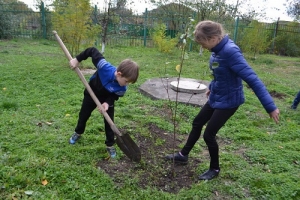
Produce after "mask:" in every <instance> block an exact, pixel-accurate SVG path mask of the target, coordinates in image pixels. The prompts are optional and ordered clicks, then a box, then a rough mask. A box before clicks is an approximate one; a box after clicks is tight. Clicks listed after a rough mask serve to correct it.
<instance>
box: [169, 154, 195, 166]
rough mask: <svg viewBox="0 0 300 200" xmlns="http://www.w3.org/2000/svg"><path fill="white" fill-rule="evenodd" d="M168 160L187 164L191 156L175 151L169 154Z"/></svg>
mask: <svg viewBox="0 0 300 200" xmlns="http://www.w3.org/2000/svg"><path fill="white" fill-rule="evenodd" d="M165 159H166V160H171V161H173V160H174V161H175V163H180V164H187V163H188V159H189V156H188V155H186V156H184V155H182V154H180V153H179V152H178V153H174V154H170V155H167V156H166V157H165Z"/></svg>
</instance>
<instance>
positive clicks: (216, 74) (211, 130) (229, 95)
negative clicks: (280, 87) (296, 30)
mask: <svg viewBox="0 0 300 200" xmlns="http://www.w3.org/2000/svg"><path fill="white" fill-rule="evenodd" d="M195 41H196V42H197V43H199V44H200V45H202V47H203V48H206V49H208V50H210V51H211V52H212V53H211V57H210V60H209V66H210V70H211V72H212V75H213V80H212V81H211V83H210V85H209V90H208V91H207V92H206V95H207V97H208V101H207V103H206V104H205V105H204V106H203V107H202V108H201V110H200V112H199V113H198V115H197V116H196V117H195V118H194V121H193V123H192V130H191V132H190V134H189V137H188V139H187V142H186V144H185V145H184V147H183V148H182V150H181V151H180V152H178V153H175V154H171V155H167V156H166V157H165V158H166V159H167V160H172V161H173V160H174V161H175V162H177V163H184V164H186V163H187V162H188V154H189V153H190V151H191V150H192V148H193V147H194V145H195V143H196V142H197V140H198V139H199V137H200V134H201V131H202V128H203V126H204V125H205V124H206V128H205V131H204V134H203V138H204V141H205V143H206V145H207V147H208V151H209V155H210V167H209V169H208V170H207V171H206V172H204V173H203V174H201V175H200V176H199V179H200V180H210V179H212V178H214V177H216V176H218V174H219V172H220V166H219V146H218V143H217V141H216V134H217V133H218V131H219V130H220V128H221V127H222V126H223V125H224V124H225V123H226V121H227V120H228V119H229V118H230V117H231V116H232V115H233V114H234V113H235V112H236V110H237V109H238V108H239V106H240V105H241V104H243V103H244V101H245V98H244V92H243V85H242V80H244V81H245V82H246V83H247V84H248V85H249V86H250V87H251V89H252V90H253V91H254V93H255V95H256V96H257V97H258V99H259V100H260V102H261V104H262V105H263V107H264V108H265V110H266V112H267V113H269V115H270V117H271V118H272V119H273V120H274V121H275V122H276V123H278V122H279V110H278V108H277V107H276V105H275V103H274V101H273V99H272V97H271V95H270V94H269V92H268V90H267V89H266V87H265V86H264V84H263V83H262V81H261V80H260V79H259V78H258V77H257V75H256V74H255V72H254V71H253V69H252V68H251V67H250V66H249V65H248V63H247V62H246V60H245V58H244V56H243V54H242V52H241V51H240V48H239V47H238V46H237V45H236V44H234V42H233V41H232V40H231V39H229V37H228V35H226V34H225V31H224V29H223V27H222V25H221V24H219V23H216V22H213V21H201V22H199V23H198V24H197V26H196V28H195Z"/></svg>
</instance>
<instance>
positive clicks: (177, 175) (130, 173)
mask: <svg viewBox="0 0 300 200" xmlns="http://www.w3.org/2000/svg"><path fill="white" fill-rule="evenodd" d="M148 129H149V131H150V133H151V136H141V135H139V136H137V137H136V138H135V139H134V140H135V142H136V143H137V145H138V146H139V147H140V149H141V153H142V161H141V163H134V162H132V161H130V160H129V158H127V157H126V156H123V157H122V158H120V159H118V160H116V161H107V160H105V159H103V160H101V161H99V162H98V163H97V167H99V168H100V169H101V170H103V171H104V172H105V173H107V174H108V175H109V176H110V177H111V178H112V179H113V181H114V182H115V184H116V185H119V186H122V184H123V183H124V180H132V181H133V182H135V183H136V184H137V185H138V186H139V187H140V188H146V187H152V188H156V189H158V190H161V191H165V192H169V193H174V194H176V193H178V192H179V190H181V189H183V188H186V189H189V188H190V187H191V186H192V185H193V184H195V183H197V182H198V181H199V180H198V176H199V173H197V172H196V169H197V167H198V166H199V164H201V163H202V161H201V160H200V159H199V158H195V157H193V158H191V159H190V160H189V163H188V164H187V165H180V164H175V165H173V162H170V161H165V160H164V156H165V155H167V154H170V153H172V152H173V145H174V142H173V141H174V135H173V134H170V133H169V134H167V133H166V132H165V131H163V130H161V129H160V128H158V127H157V126H156V125H155V124H150V125H149V126H148ZM121 132H123V133H126V130H122V131H121ZM186 137H187V135H186V136H181V135H179V136H176V141H175V150H176V151H177V150H179V149H180V148H179V147H178V145H179V144H182V143H184V142H185V140H186ZM200 139H202V138H200ZM218 140H219V141H218V142H219V145H220V146H224V145H226V144H228V143H230V142H229V141H220V138H219V139H218ZM162 141H163V142H162ZM225 143H226V144H225ZM201 157H202V158H205V160H204V162H209V154H208V151H207V150H205V151H203V152H202V153H201Z"/></svg>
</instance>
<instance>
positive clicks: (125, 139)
mask: <svg viewBox="0 0 300 200" xmlns="http://www.w3.org/2000/svg"><path fill="white" fill-rule="evenodd" d="M53 34H54V36H55V38H56V40H57V42H58V43H59V45H60V47H61V48H62V50H63V52H64V53H65V55H66V57H67V58H68V60H69V61H70V60H71V59H72V56H71V54H70V53H69V51H68V49H67V48H66V46H65V45H64V43H63V42H62V40H61V39H60V37H59V36H58V34H57V32H56V31H53ZM74 70H75V71H76V73H77V75H78V76H79V78H80V79H81V81H82V83H83V84H84V86H85V88H86V89H87V91H88V92H89V94H90V96H91V97H92V99H93V100H94V102H95V103H96V105H97V106H98V107H99V108H100V109H101V111H102V112H101V113H102V115H103V116H104V118H105V119H106V121H107V122H108V124H109V125H110V127H111V129H112V130H113V132H114V133H115V135H116V143H117V145H118V147H119V148H120V149H121V151H123V153H124V154H125V155H126V156H127V157H128V158H130V159H131V160H132V161H134V162H140V161H141V151H140V148H139V147H138V146H137V145H136V143H135V142H134V141H133V140H132V138H131V137H130V135H129V134H122V133H121V132H120V131H119V130H118V128H117V127H116V125H115V124H114V122H113V121H112V120H111V118H110V117H109V115H108V114H107V113H106V111H105V110H104V108H103V106H102V105H101V103H100V101H99V100H98V98H97V97H96V95H95V94H94V92H93V90H92V89H91V87H90V85H89V84H88V82H87V81H86V79H85V77H84V76H83V74H82V73H81V71H80V70H79V68H78V67H75V69H74Z"/></svg>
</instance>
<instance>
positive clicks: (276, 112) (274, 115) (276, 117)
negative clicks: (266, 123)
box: [269, 108, 279, 124]
mask: <svg viewBox="0 0 300 200" xmlns="http://www.w3.org/2000/svg"><path fill="white" fill-rule="evenodd" d="M269 115H270V118H272V119H273V120H274V121H275V122H276V124H278V122H279V109H278V108H277V109H276V110H274V111H273V112H270V113H269Z"/></svg>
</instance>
